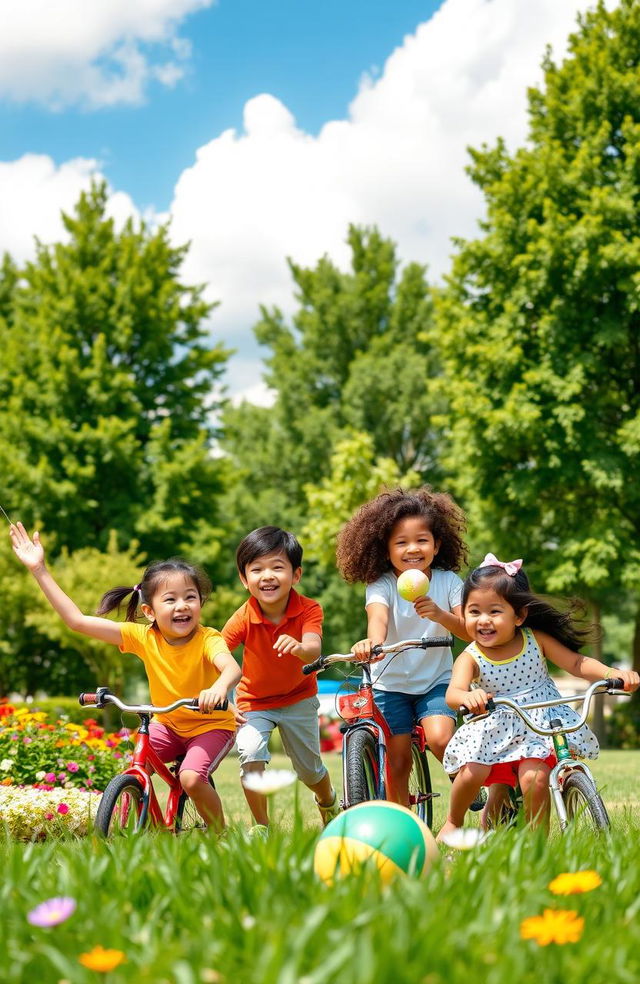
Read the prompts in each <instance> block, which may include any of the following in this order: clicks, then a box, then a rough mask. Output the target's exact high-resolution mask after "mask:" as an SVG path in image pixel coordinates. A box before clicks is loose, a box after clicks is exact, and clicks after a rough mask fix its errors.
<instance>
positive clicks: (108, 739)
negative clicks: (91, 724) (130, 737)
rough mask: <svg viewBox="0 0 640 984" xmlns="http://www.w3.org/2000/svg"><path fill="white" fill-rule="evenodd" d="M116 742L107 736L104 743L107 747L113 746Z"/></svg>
mask: <svg viewBox="0 0 640 984" xmlns="http://www.w3.org/2000/svg"><path fill="white" fill-rule="evenodd" d="M117 744H118V743H117V741H112V740H111V738H107V740H106V741H105V745H106V746H107V748H115V747H116V745H117Z"/></svg>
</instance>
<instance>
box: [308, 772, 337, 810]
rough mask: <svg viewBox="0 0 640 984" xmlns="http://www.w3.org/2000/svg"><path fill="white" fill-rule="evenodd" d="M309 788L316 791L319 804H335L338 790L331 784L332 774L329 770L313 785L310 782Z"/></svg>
mask: <svg viewBox="0 0 640 984" xmlns="http://www.w3.org/2000/svg"><path fill="white" fill-rule="evenodd" d="M308 788H309V789H311V790H312V792H314V793H315V796H316V799H317V801H318V805H319V806H331V805H332V804H333V801H334V799H335V795H336V791H335V789H334V788H333V786H332V785H331V776H330V775H329V773H328V772H326V773H325V775H324V777H323V778H322V779H321V780H320V782H315V783H313V785H311V784H309V787H308Z"/></svg>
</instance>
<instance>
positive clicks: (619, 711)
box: [607, 697, 640, 749]
mask: <svg viewBox="0 0 640 984" xmlns="http://www.w3.org/2000/svg"><path fill="white" fill-rule="evenodd" d="M607 741H608V744H609V748H624V749H633V748H640V699H638V698H637V697H632V698H631V700H625V701H624V703H621V704H618V706H617V707H616V708H614V710H613V711H612V712H611V714H610V716H609V718H608V721H607Z"/></svg>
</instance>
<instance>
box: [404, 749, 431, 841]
mask: <svg viewBox="0 0 640 984" xmlns="http://www.w3.org/2000/svg"><path fill="white" fill-rule="evenodd" d="M409 809H410V810H413V812H414V813H417V815H418V816H419V817H420V819H421V820H424V822H425V823H426V825H427V827H429V828H431V827H432V825H433V799H432V790H431V773H430V772H429V762H428V760H427V753H426V752H421V751H420V749H419V748H418V746H417V745H415V744H414V743H413V742H412V743H411V772H410V773H409Z"/></svg>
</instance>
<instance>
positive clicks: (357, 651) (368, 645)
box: [351, 639, 384, 663]
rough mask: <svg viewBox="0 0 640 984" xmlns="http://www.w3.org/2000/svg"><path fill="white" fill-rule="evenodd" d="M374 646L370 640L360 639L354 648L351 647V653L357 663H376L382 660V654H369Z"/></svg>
mask: <svg viewBox="0 0 640 984" xmlns="http://www.w3.org/2000/svg"><path fill="white" fill-rule="evenodd" d="M374 645H376V643H374V642H373V640H372V639H361V640H360V641H359V642H356V644H355V646H352V647H351V652H352V653H353V655H354V656H355V658H356V661H357V662H358V663H377V662H379V660H381V659H384V653H376V654H375V655H372V654H371V651H372V649H373V647H374Z"/></svg>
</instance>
